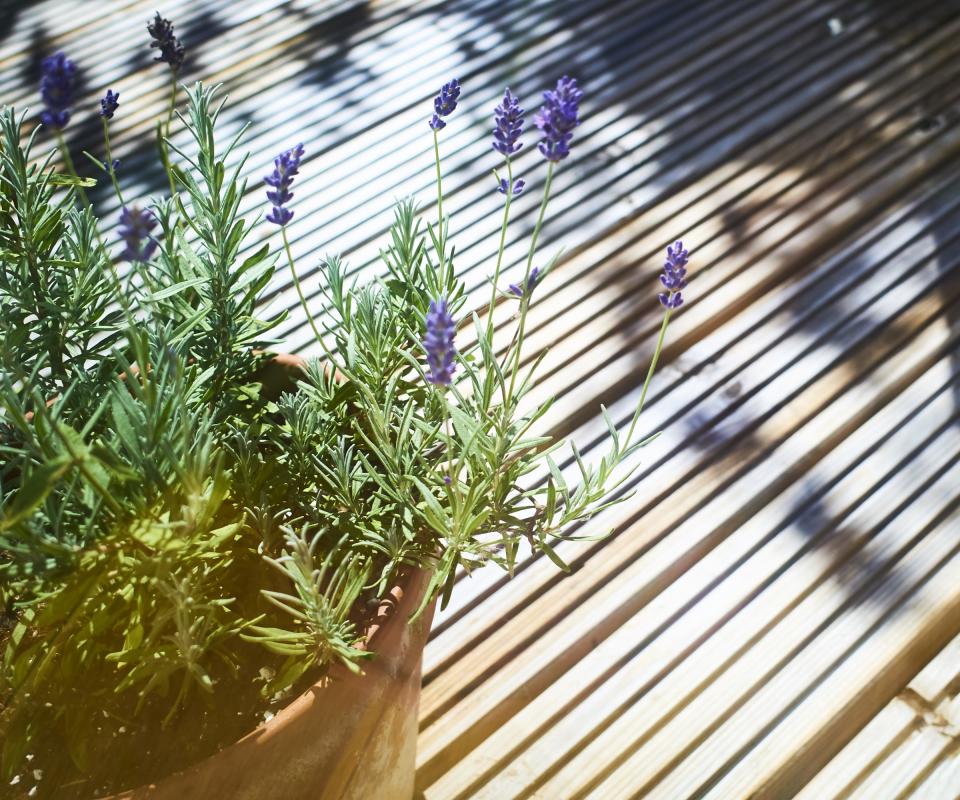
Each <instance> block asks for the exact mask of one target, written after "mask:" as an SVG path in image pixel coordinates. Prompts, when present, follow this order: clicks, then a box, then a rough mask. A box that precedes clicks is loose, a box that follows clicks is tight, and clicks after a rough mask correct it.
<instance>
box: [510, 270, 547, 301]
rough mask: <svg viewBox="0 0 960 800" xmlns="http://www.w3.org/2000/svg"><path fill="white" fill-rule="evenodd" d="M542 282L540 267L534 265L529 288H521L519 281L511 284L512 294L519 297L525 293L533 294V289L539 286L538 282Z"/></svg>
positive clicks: (528, 282)
mask: <svg viewBox="0 0 960 800" xmlns="http://www.w3.org/2000/svg"><path fill="white" fill-rule="evenodd" d="M539 282H540V267H534V268H533V269H532V270H530V280H529V281H527V289H526V291H524V290H523V289H522V288H520V285H519V284H517V283H511V284H510V287H509V288H510V294H513V295H516V296H517V297H523V296H524V295H525V294H527V295H532V294H533V290H534V289H536V288H537V284H538V283H539Z"/></svg>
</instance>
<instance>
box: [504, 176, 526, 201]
mask: <svg viewBox="0 0 960 800" xmlns="http://www.w3.org/2000/svg"><path fill="white" fill-rule="evenodd" d="M525 185H526V183H525V181H522V180H519V181H514V182H513V192H512V194H513V196H514V197H516V196H517V195H518V194H520V192H522V191H523V187H524V186H525ZM509 189H510V183H509V182H508V181H507V179H506V178H501V179H500V183H499V184H498V185H497V191H498V192H500V194H506V193H507V191H508V190H509Z"/></svg>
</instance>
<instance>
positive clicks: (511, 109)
mask: <svg viewBox="0 0 960 800" xmlns="http://www.w3.org/2000/svg"><path fill="white" fill-rule="evenodd" d="M493 118H494V121H495V122H496V125H495V127H494V129H493V149H494V150H496V151H497V152H498V153H500V154H501V155H504V156H510V155H513V154H514V153H516V152H517V151H518V150H519V149H520V148H521V147H523V145H522V144H520V142H518V141H517V140H518V139H519V138H520V136H521V134H522V133H523V109H522V108H520V101H519V100H518V99H517V98H516V97H515V96H514V94H513V93H512V92H511V91H510V90H509V89H507V90H505V91H504V93H503V102H502V103H501V104H500V105H498V106H497V107H496V109H494V112H493Z"/></svg>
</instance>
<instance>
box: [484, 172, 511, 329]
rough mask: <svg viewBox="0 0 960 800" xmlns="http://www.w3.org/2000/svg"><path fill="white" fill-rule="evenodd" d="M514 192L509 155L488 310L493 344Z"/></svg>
mask: <svg viewBox="0 0 960 800" xmlns="http://www.w3.org/2000/svg"><path fill="white" fill-rule="evenodd" d="M512 194H513V164H511V163H510V156H507V200H506V202H505V203H504V205H503V222H501V223H500V245H499V247H497V265H496V267H494V270H493V288H492V289H491V291H490V309H489V310H488V311H487V341H488V342H490V346H491V347H492V346H493V309H494V308H495V307H496V304H497V284H498V283H499V282H500V267H501V265H502V264H503V251H504V249H505V247H506V244H507V223H508V222H509V221H510V198H511V196H512Z"/></svg>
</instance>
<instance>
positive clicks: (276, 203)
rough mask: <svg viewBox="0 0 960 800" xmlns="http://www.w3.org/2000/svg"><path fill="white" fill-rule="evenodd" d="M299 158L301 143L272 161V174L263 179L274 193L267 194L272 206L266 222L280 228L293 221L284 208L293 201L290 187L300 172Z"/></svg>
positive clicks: (290, 212)
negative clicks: (272, 188)
mask: <svg viewBox="0 0 960 800" xmlns="http://www.w3.org/2000/svg"><path fill="white" fill-rule="evenodd" d="M301 158H303V144H302V143H301V144H298V145H297V146H296V147H294V148H293V149H291V150H284V151H283V152H282V153H281V154H280V155H278V156H277V157H276V158H275V159H274V160H273V172H272V173H271V174H270V175H267V176H266V177H265V178H264V179H263V181H264V183H266V184H267V185H268V186H272V187H274V191H272V192H270V191H268V192H267V200H269V201H270V203H271V204H272V205H273V208H272V209H271V210H270V213H269V214H267V221H268V222H272V223H274V224H275V225H280V226H281V227H282V226H284V225H286V224H287V223H288V222H289V221H290V220H291V219H293V212H292V211H291V210H290V209H289V208H284V206H286V204H287V203H289V202H290V201H291V200H292V199H293V192H291V191H290V186H291V185H292V184H293V178H294V176H295V175H297V174H298V173H299V171H300V159H301Z"/></svg>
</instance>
